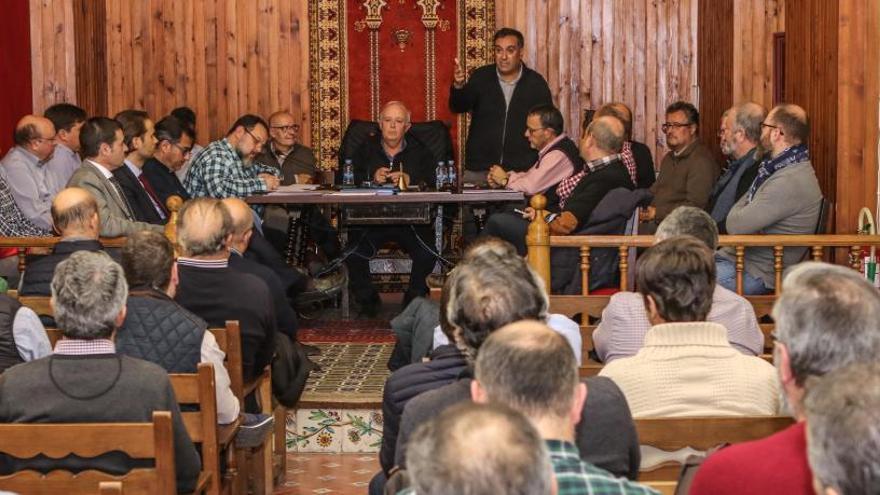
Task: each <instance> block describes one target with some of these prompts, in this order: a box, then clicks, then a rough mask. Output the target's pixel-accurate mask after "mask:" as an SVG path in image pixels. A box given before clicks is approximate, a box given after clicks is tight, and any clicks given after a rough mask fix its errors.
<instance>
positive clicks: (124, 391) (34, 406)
mask: <svg viewBox="0 0 880 495" xmlns="http://www.w3.org/2000/svg"><path fill="white" fill-rule="evenodd" d="M127 296H128V284H127V283H126V281H125V274H124V273H123V272H122V267H120V266H119V265H118V264H117V263H116V262H114V261H113V260H112V259H110V257H109V256H108V255H107V254H106V253H103V252H91V251H77V252H76V253H73V254H72V255H71V256H70V257H69V258H68V259H66V260H65V261H62V262H61V263H60V264H59V265H58V267H57V269H56V270H55V276H54V277H53V279H52V306H53V308H54V309H55V321H56V322H57V323H58V328H59V329H61V332H62V333H63V334H64V339H62V340H59V341H58V343H57V344H55V353H54V354H53V355H51V356H47V357H44V358H42V359H38V360H35V361H31V362H28V363H24V364H20V365H18V366H14V367H12V368H10V369H8V370H6V372H4V373H3V374H2V375H0V422H2V423H120V422H123V423H124V422H131V423H145V422H151V421H152V415H153V411H170V412H171V420H172V423H173V427H174V460H175V471H176V473H177V489H178V491H180V492H189V491H192V489H193V487H194V486H195V482H196V479H197V478H198V476H199V471H200V469H201V461H200V460H199V455H198V453H197V452H196V449H195V446H194V445H193V443H192V440H191V439H190V437H189V434H187V432H186V427H185V426H184V424H183V420H182V418H181V416H180V408H179V407H178V405H177V399H176V398H175V396H174V390H173V389H172V388H171V382H170V381H169V379H168V374H167V372H166V371H165V370H164V369H163V368H161V367H159V366H158V365H156V364H153V363H148V362H146V361H142V360H140V359H136V358H132V357H128V356H123V355H120V354H118V353H117V352H116V346H115V344H114V337H115V333H116V330H117V329H118V328H119V327H120V325H122V322H123V320H125V314H126V308H125V301H126V297H127ZM5 461H6V462H4V463H0V474H8V473H9V472H15V471H20V470H24V469H34V470H36V471H38V472H41V473H47V472H49V471H52V470H56V469H64V470H75V471H80V470H85V469H96V470H99V471H104V472H111V473H125V472H127V471H129V470H132V469H135V468H139V467H144V466H145V464H144V461H142V460H133V459H131V458H129V457H128V456H126V455H125V454H122V453H120V452H111V453H108V454H104V455H102V456H100V457H97V458H94V459H89V460H83V459H81V458H77V457H76V456H68V457H64V458H60V459H53V458H51V457H45V456H39V457H36V458H32V459H12V458H6V459H5ZM147 462H148V463H149V461H147Z"/></svg>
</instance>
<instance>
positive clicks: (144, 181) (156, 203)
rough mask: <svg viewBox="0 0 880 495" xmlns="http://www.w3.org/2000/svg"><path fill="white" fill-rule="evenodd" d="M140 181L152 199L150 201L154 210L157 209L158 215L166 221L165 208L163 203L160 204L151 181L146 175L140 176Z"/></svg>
mask: <svg viewBox="0 0 880 495" xmlns="http://www.w3.org/2000/svg"><path fill="white" fill-rule="evenodd" d="M138 180H139V181H140V182H141V185H142V186H144V191H146V192H147V196H149V197H150V201H152V203H153V208H155V209H156V213H158V214H159V218H161V219H162V220H165V217H166V214H165V207H164V206H163V205H162V203H160V202H159V196H158V195H157V194H156V191H155V190H154V189H153V185H152V184H150V181H148V180H147V177H146V176H145V175H144V174H141V175H138Z"/></svg>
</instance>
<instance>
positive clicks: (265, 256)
mask: <svg viewBox="0 0 880 495" xmlns="http://www.w3.org/2000/svg"><path fill="white" fill-rule="evenodd" d="M244 257H245V259H249V260H254V261H256V262H257V263H259V264H261V265H263V266H267V267H269V268H271V269H272V271H273V272H275V275H278V278H279V279H281V286H282V287H283V288H284V293H285V294H287V297H288V298H290V300H291V301H293V300H295V299H296V296H297V295H299V293H300V292H303V291H305V290H306V287H307V286H308V283H309V277H308V276H306V275H305V274H303V273H302V272H300V271H298V270H294V269H293V268H291V267H290V266H288V265H287V263H286V262H285V261H284V258H282V257H281V255H280V254H279V253H278V251H277V250H276V249H275V247H274V246H272V244H271V243H270V242H269V241H268V240H266V238H265V237H264V236H263V234H260V233H259V232H258V231H257V230H256V229H255V230H254V233H253V235H252V236H251V242H250V243H249V244H248V249H247V251H245V253H244Z"/></svg>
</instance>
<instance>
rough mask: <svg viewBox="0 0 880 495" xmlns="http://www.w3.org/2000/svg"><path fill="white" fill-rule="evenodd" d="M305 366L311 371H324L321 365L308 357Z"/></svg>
mask: <svg viewBox="0 0 880 495" xmlns="http://www.w3.org/2000/svg"><path fill="white" fill-rule="evenodd" d="M305 365H306V368H307V369H308V370H309V371H322V370H323V369H324V368H322V367H321V365H320V364H318V363H316V362H314V361H312V360H311V359H310V358H309V357H308V356H306V362H305Z"/></svg>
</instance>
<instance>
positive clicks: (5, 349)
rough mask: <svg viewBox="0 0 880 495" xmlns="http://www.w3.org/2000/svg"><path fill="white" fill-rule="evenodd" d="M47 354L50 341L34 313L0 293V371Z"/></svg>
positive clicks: (49, 350)
mask: <svg viewBox="0 0 880 495" xmlns="http://www.w3.org/2000/svg"><path fill="white" fill-rule="evenodd" d="M49 354H52V345H51V344H50V343H49V337H48V336H47V335H46V329H45V328H43V324H42V323H41V322H40V318H39V317H38V316H37V314H36V313H34V312H33V310H31V309H30V308H28V307H26V306H22V305H21V303H20V302H18V301H16V300H15V299H13V298H11V297H9V296H7V295H6V294H0V374H2V373H3V372H4V371H6V369H7V368H10V367H12V366H15V365H16V364H19V363H24V362H27V361H33V360H35V359H39V358H41V357H44V356H48V355H49Z"/></svg>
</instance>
